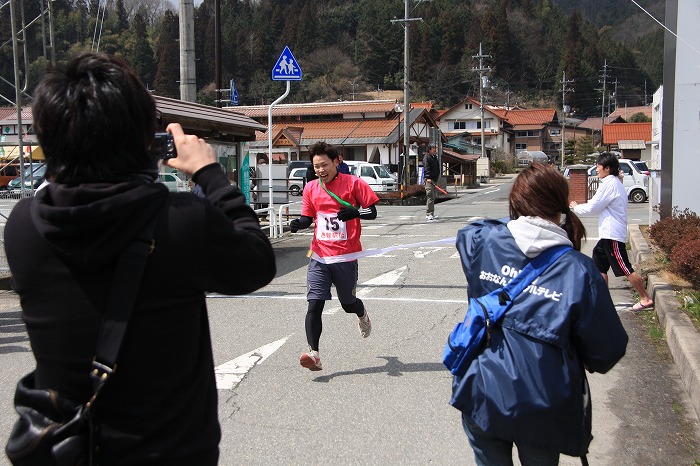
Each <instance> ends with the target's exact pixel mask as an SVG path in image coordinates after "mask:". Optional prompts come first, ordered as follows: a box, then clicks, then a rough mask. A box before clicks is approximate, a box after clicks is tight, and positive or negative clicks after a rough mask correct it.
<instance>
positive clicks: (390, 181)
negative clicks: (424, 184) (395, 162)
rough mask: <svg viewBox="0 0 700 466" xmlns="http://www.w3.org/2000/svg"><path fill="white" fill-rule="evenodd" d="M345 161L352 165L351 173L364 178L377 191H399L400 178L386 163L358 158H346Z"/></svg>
mask: <svg viewBox="0 0 700 466" xmlns="http://www.w3.org/2000/svg"><path fill="white" fill-rule="evenodd" d="M345 163H347V164H348V166H349V167H350V174H352V175H355V176H359V177H360V178H362V179H363V180H364V181H366V182H367V184H369V185H370V187H371V188H372V189H373V190H374V191H375V192H378V193H385V192H388V191H398V189H399V181H398V179H397V178H396V176H394V175H393V174H392V173H390V172H389V170H387V169H386V167H384V165H379V164H378V163H369V162H359V161H357V160H346V161H345Z"/></svg>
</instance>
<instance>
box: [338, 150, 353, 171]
mask: <svg viewBox="0 0 700 466" xmlns="http://www.w3.org/2000/svg"><path fill="white" fill-rule="evenodd" d="M338 173H344V174H346V175H349V174H350V167H349V166H348V164H347V163H345V162H344V161H343V154H338Z"/></svg>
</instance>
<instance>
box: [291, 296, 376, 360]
mask: <svg viewBox="0 0 700 466" xmlns="http://www.w3.org/2000/svg"><path fill="white" fill-rule="evenodd" d="M325 304H326V302H325V301H322V300H320V299H312V300H309V309H308V311H306V321H305V326H306V341H307V342H308V343H309V346H310V347H311V349H312V350H316V351H318V345H319V341H320V340H321V332H323V321H322V319H321V315H322V314H323V306H324V305H325ZM342 307H343V310H344V311H345V312H347V313H349V314H357V317H362V316H364V315H365V306H364V304H363V303H362V300H360V299H356V300H355V302H354V303H352V304H342Z"/></svg>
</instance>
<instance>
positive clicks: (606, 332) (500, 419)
mask: <svg viewBox="0 0 700 466" xmlns="http://www.w3.org/2000/svg"><path fill="white" fill-rule="evenodd" d="M568 199H569V186H568V183H567V181H566V179H565V178H564V177H563V176H562V175H561V174H560V173H559V172H558V171H556V170H553V169H552V168H549V167H547V166H545V165H542V164H538V163H535V164H532V165H531V166H530V167H528V168H526V169H524V170H523V171H522V172H521V173H520V174H519V175H518V177H517V178H516V179H515V182H514V184H513V187H512V190H511V193H510V197H509V210H510V220H509V221H507V222H503V221H498V220H482V221H478V222H474V223H471V224H469V225H467V226H466V227H464V228H462V229H461V230H460V231H459V233H458V236H457V249H458V250H459V254H460V256H461V259H462V266H463V269H464V273H465V275H466V278H467V285H468V288H467V290H468V294H469V295H470V296H473V297H478V296H482V295H485V294H487V293H489V292H491V291H493V290H495V289H498V288H500V287H502V286H504V285H505V284H506V283H508V281H509V280H510V279H511V278H512V277H514V276H516V275H517V274H518V272H519V271H520V270H522V269H523V267H524V266H525V265H526V264H527V263H528V262H530V261H531V260H532V259H533V258H535V257H537V256H538V255H539V254H540V253H541V252H542V251H544V250H546V249H548V248H550V247H552V246H559V245H569V246H572V247H573V250H570V251H568V252H567V253H565V254H564V255H563V256H561V257H560V258H559V259H558V260H557V261H556V262H555V263H554V264H553V265H552V266H551V267H549V269H547V270H546V271H545V272H544V273H543V274H542V275H540V276H539V277H538V278H537V280H535V282H534V283H533V284H532V285H530V286H529V287H528V288H526V289H525V290H524V291H523V292H522V293H521V294H520V295H518V296H517V297H514V300H513V306H512V307H511V308H510V309H509V310H508V311H507V312H506V313H505V315H504V316H503V319H502V320H501V321H499V322H497V323H496V325H492V332H491V339H490V342H489V344H488V346H486V347H485V349H484V350H483V352H482V353H481V354H480V355H479V356H478V357H477V358H475V359H474V361H473V362H472V363H471V365H470V366H469V369H468V370H467V372H466V374H465V375H464V376H463V377H461V378H460V377H455V378H454V380H453V387H452V399H451V401H450V404H451V405H452V406H454V407H455V408H457V409H458V410H460V411H461V412H462V424H463V427H464V430H465V432H466V434H467V438H468V439H469V443H470V445H471V447H472V449H473V450H474V457H475V459H476V463H477V464H478V465H512V464H513V462H512V449H513V445H514V444H515V446H516V447H517V449H518V457H519V459H520V462H521V464H522V465H523V466H528V465H538V466H543V465H557V464H558V463H559V456H560V454H565V455H571V456H585V454H586V453H587V451H588V446H589V444H590V442H591V440H592V438H593V437H592V435H591V404H590V393H589V387H588V382H587V380H586V374H585V371H586V370H588V371H590V372H600V373H605V372H607V371H609V370H610V369H611V368H612V367H613V366H614V365H615V364H616V363H617V362H618V361H619V360H620V359H621V358H622V357H623V356H624V354H625V349H626V347H627V340H628V338H627V333H626V332H625V329H624V328H623V326H622V323H621V322H620V319H619V317H618V315H617V312H616V311H615V306H614V305H613V302H612V299H611V297H610V292H609V291H608V287H607V286H606V284H605V281H604V280H603V278H602V277H601V275H600V272H598V269H597V268H596V266H595V264H594V263H593V261H592V260H591V259H590V258H589V257H587V256H585V255H584V254H581V252H580V249H581V240H582V238H584V237H585V228H584V226H583V224H582V223H581V220H580V219H579V218H578V217H577V216H576V214H574V213H573V212H572V211H571V210H570V209H569V202H568Z"/></svg>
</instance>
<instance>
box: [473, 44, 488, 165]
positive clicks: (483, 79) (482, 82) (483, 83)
mask: <svg viewBox="0 0 700 466" xmlns="http://www.w3.org/2000/svg"><path fill="white" fill-rule="evenodd" d="M472 58H478V59H479V67H478V68H474V71H478V72H479V106H480V107H481V157H482V158H484V157H486V148H485V146H484V138H485V135H484V88H486V87H487V86H488V83H489V78H488V76H486V74H485V73H486V72H488V71H491V68H490V67H488V66H484V58H491V55H486V54H484V52H483V50H482V48H481V42H479V54H478V55H472Z"/></svg>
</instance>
